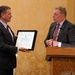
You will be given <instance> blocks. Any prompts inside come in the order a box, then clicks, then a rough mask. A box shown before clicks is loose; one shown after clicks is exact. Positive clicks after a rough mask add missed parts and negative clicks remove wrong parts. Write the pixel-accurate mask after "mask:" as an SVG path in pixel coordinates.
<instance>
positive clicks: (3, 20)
mask: <svg viewBox="0 0 75 75" xmlns="http://www.w3.org/2000/svg"><path fill="white" fill-rule="evenodd" d="M11 18H12V14H11V8H10V7H9V6H0V75H13V69H14V68H15V67H16V53H17V52H18V51H23V52H26V51H28V50H27V49H26V48H22V47H21V48H18V47H15V43H16V38H15V35H14V33H13V31H12V30H11V28H10V27H9V26H8V25H7V23H8V22H10V21H11ZM7 27H8V29H7Z"/></svg>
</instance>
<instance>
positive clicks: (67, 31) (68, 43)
mask: <svg viewBox="0 0 75 75" xmlns="http://www.w3.org/2000/svg"><path fill="white" fill-rule="evenodd" d="M55 27H56V23H55V22H53V23H52V24H51V25H50V28H49V32H48V35H47V37H46V39H45V41H44V43H45V46H46V47H47V45H46V40H49V39H52V38H53V33H54V30H55ZM57 41H58V42H62V45H61V46H62V47H75V25H74V24H72V23H70V22H69V21H68V20H65V21H64V23H63V25H62V27H61V28H60V32H59V35H58V39H57ZM46 59H47V60H51V59H49V56H47V57H46Z"/></svg>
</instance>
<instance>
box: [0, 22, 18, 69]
mask: <svg viewBox="0 0 75 75" xmlns="http://www.w3.org/2000/svg"><path fill="white" fill-rule="evenodd" d="M11 31H12V30H11ZM12 33H13V32H12ZM13 36H14V33H13ZM13 39H14V42H13V41H12V37H11V35H10V33H9V32H8V30H7V29H6V28H5V27H4V26H3V25H2V24H1V22H0V69H12V68H15V67H16V56H15V54H16V53H17V47H15V36H14V38H13Z"/></svg>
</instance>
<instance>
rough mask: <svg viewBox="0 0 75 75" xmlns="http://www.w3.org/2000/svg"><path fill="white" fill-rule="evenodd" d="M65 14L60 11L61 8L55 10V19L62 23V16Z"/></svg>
mask: <svg viewBox="0 0 75 75" xmlns="http://www.w3.org/2000/svg"><path fill="white" fill-rule="evenodd" d="M63 16H64V15H63V14H62V13H61V12H60V10H58V9H57V10H54V12H53V19H54V21H55V22H56V23H60V22H61V21H62V17H63Z"/></svg>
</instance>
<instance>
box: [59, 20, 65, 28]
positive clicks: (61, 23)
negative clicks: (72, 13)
mask: <svg viewBox="0 0 75 75" xmlns="http://www.w3.org/2000/svg"><path fill="white" fill-rule="evenodd" d="M64 21H65V19H64V20H63V21H62V22H60V23H59V24H60V26H59V28H61V27H62V25H63V23H64Z"/></svg>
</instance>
